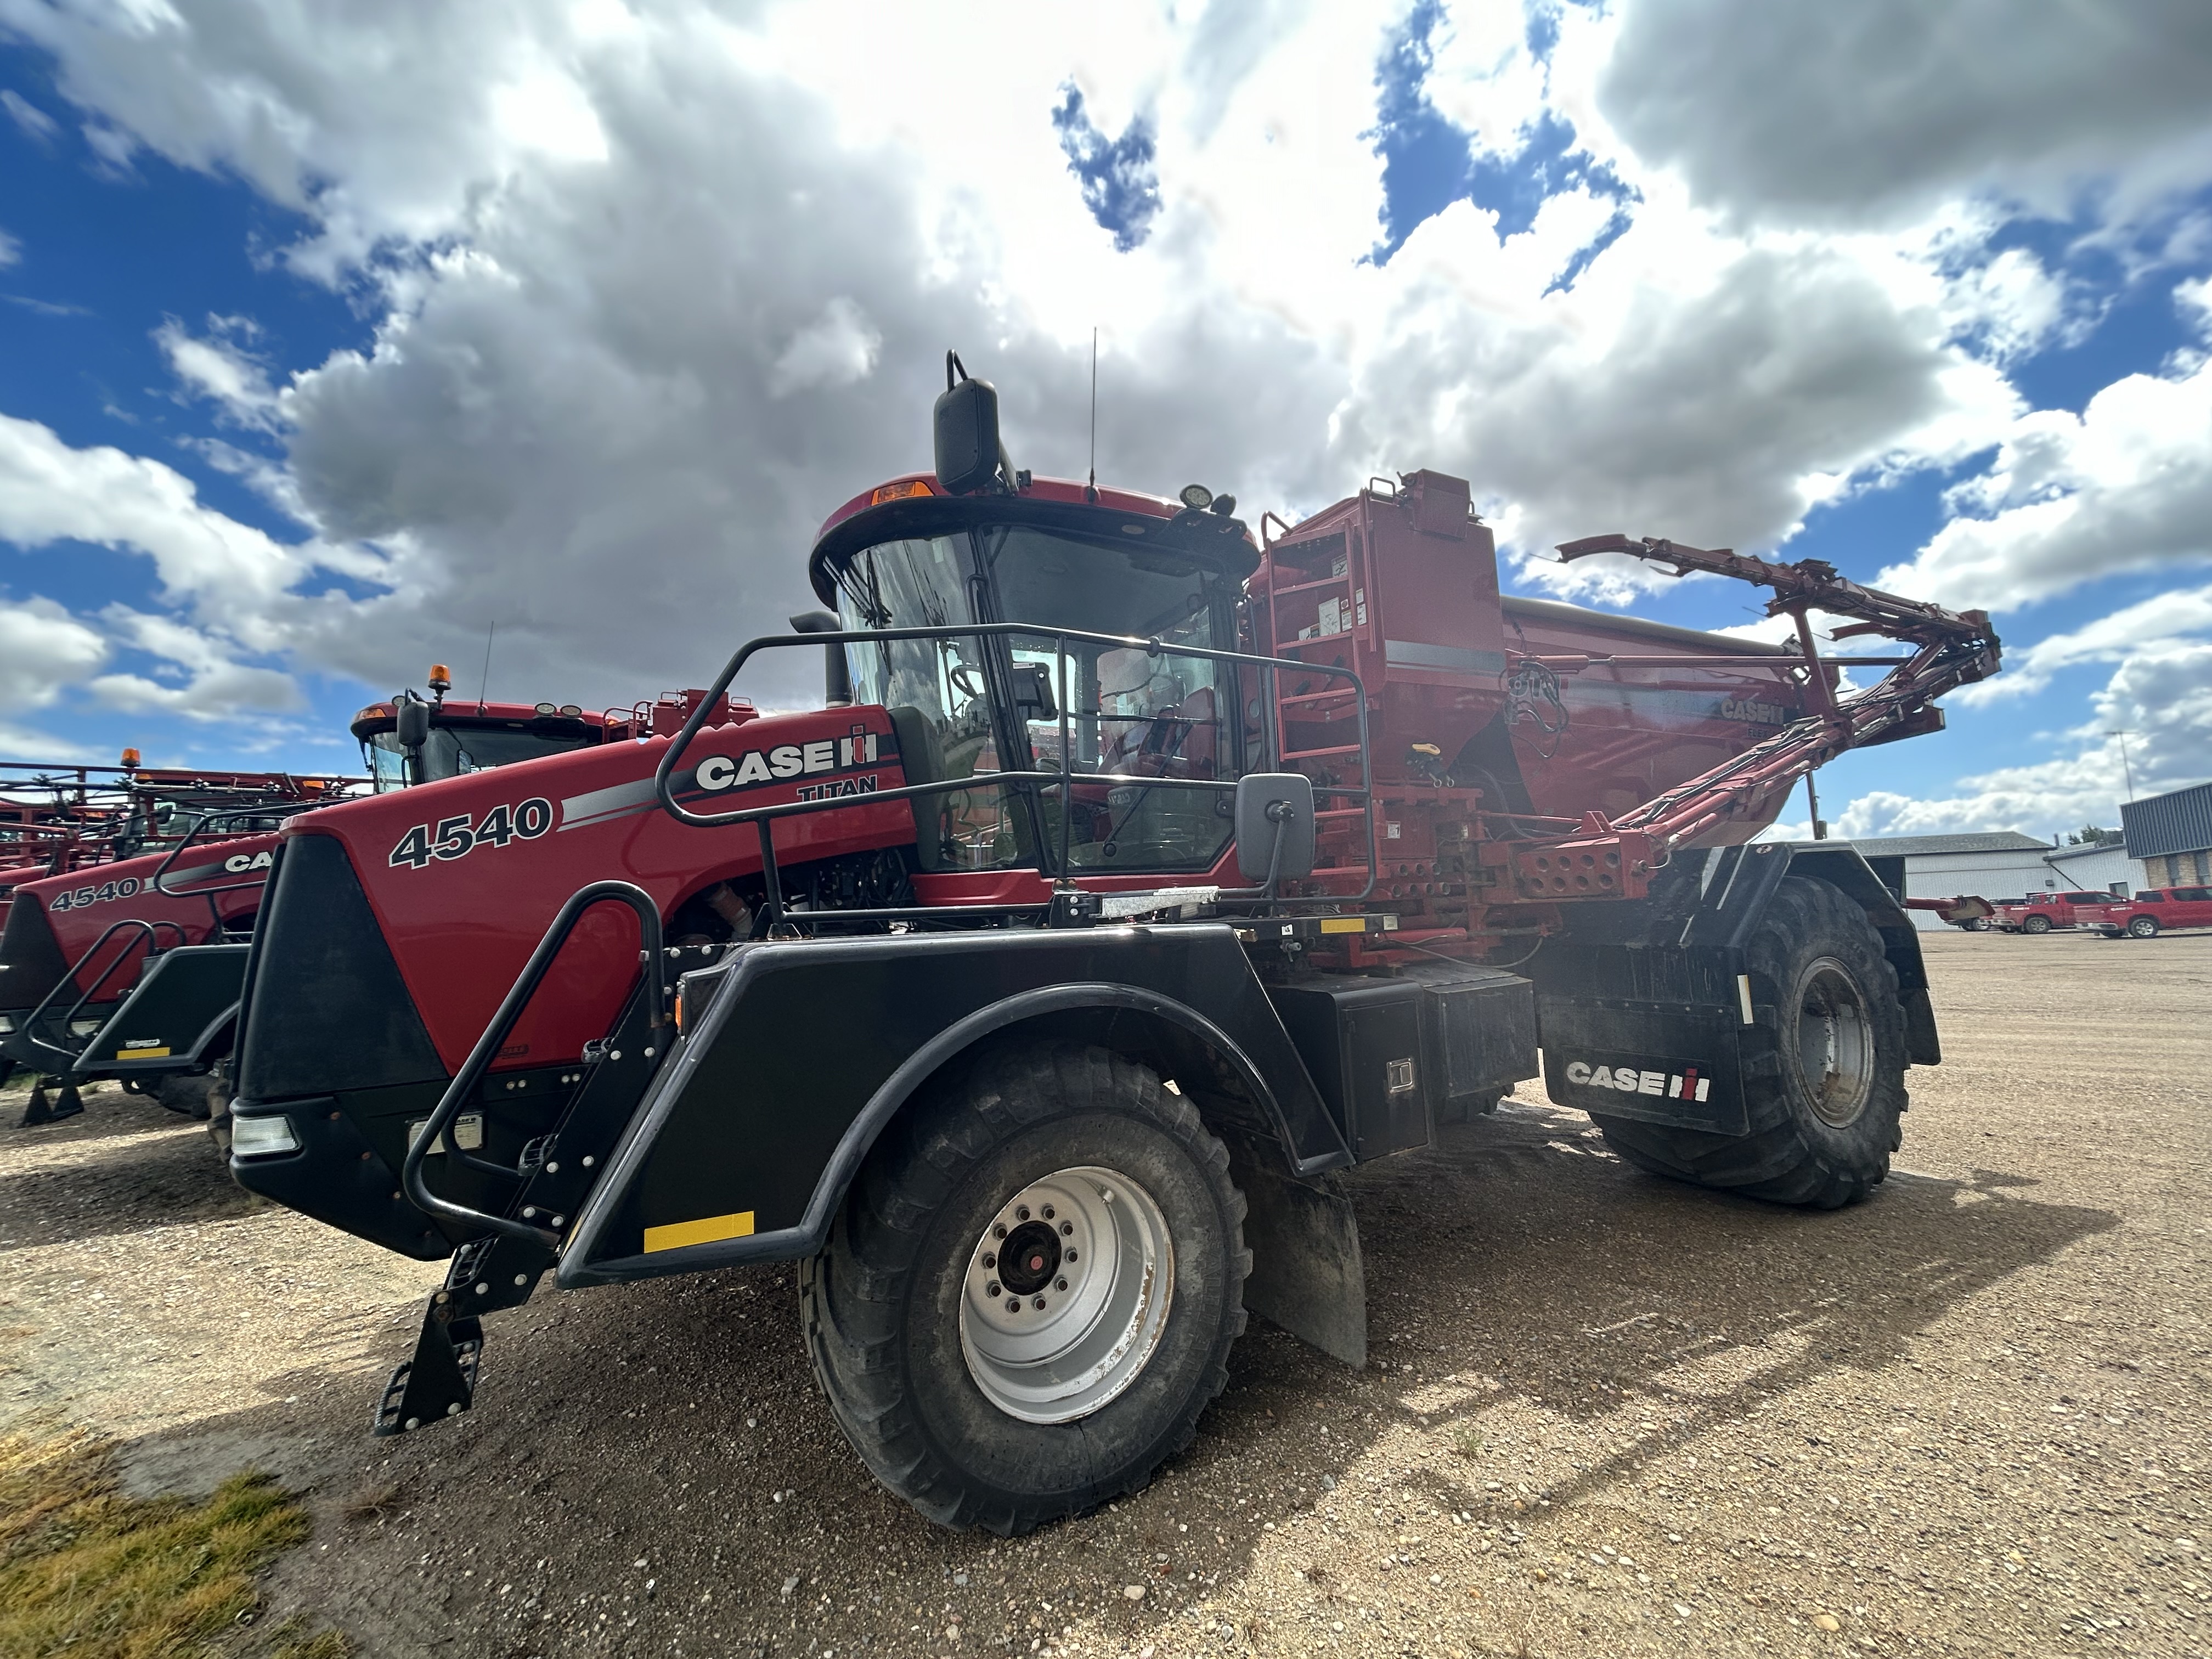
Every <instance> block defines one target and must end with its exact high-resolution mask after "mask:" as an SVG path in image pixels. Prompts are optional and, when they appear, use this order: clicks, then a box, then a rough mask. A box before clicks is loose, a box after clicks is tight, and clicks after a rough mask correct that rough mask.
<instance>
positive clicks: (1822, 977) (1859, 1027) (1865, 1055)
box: [1797, 957, 1874, 1129]
mask: <svg viewBox="0 0 2212 1659" xmlns="http://www.w3.org/2000/svg"><path fill="white" fill-rule="evenodd" d="M1797 1074H1798V1077H1799V1079H1800V1080H1801V1081H1802V1083H1803V1084H1804V1085H1805V1095H1806V1097H1807V1099H1808V1100H1809V1101H1811V1102H1812V1105H1813V1112H1814V1115H1815V1116H1816V1117H1818V1118H1819V1119H1820V1121H1821V1122H1823V1123H1826V1124H1827V1125H1829V1126H1830V1127H1833V1128H1838V1129H1842V1128H1847V1127H1850V1125H1851V1124H1853V1123H1856V1122H1857V1121H1858V1116H1859V1114H1860V1113H1862V1112H1863V1111H1864V1110H1866V1106H1867V1101H1868V1100H1869V1098H1870V1097H1872V1095H1873V1093H1874V1021H1873V1019H1872V1018H1871V1017H1870V1016H1869V1014H1868V1012H1867V1005H1866V999H1865V998H1864V997H1863V996H1862V995H1861V994H1859V987H1858V981H1857V980H1855V979H1853V978H1852V977H1851V974H1850V969H1848V968H1846V967H1844V964H1843V963H1840V962H1838V961H1837V960H1836V958H1835V957H1820V959H1819V960H1817V961H1814V962H1812V963H1808V964H1806V968H1805V971H1804V972H1803V973H1802V974H1800V975H1797Z"/></svg>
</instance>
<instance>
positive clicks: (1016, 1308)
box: [1006, 1296, 1022, 1313]
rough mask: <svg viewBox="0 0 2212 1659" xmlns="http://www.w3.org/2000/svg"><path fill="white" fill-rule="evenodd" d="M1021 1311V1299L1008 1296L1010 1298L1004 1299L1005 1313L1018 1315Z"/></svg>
mask: <svg viewBox="0 0 2212 1659" xmlns="http://www.w3.org/2000/svg"><path fill="white" fill-rule="evenodd" d="M1021 1310H1022V1299H1021V1297H1018V1296H1010V1297H1007V1298H1006V1311H1007V1312H1008V1313H1019V1312H1020V1311H1021Z"/></svg>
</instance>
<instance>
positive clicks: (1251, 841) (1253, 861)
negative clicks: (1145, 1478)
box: [1237, 772, 1314, 889]
mask: <svg viewBox="0 0 2212 1659" xmlns="http://www.w3.org/2000/svg"><path fill="white" fill-rule="evenodd" d="M1313 867H1314V793H1313V780H1312V779H1311V778H1310V777H1308V776H1307V775H1305V774H1304V773H1303V772H1252V773H1248V774H1247V775H1245V776H1243V777H1241V778H1239V779H1237V869H1238V871H1240V872H1242V873H1243V877H1244V879H1245V880H1247V881H1255V882H1261V883H1264V884H1266V885H1267V887H1269V888H1270V889H1272V888H1273V886H1274V884H1276V883H1277V882H1279V881H1297V880H1299V879H1301V878H1304V877H1306V876H1310V875H1311V874H1312V873H1313Z"/></svg>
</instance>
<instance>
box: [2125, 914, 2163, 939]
mask: <svg viewBox="0 0 2212 1659" xmlns="http://www.w3.org/2000/svg"><path fill="white" fill-rule="evenodd" d="M2128 932H2130V933H2133V934H2134V935H2135V936H2136V938H2137V939H2148V938H2149V937H2150V936H2151V935H2152V934H2153V933H2156V932H2158V924H2157V923H2156V922H2154V921H2152V920H2151V919H2150V918H2149V917H2148V916H2137V917H2136V919H2135V920H2134V921H2131V922H2130V923H2129V924H2128Z"/></svg>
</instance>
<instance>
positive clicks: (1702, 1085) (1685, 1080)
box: [1567, 1060, 1713, 1100]
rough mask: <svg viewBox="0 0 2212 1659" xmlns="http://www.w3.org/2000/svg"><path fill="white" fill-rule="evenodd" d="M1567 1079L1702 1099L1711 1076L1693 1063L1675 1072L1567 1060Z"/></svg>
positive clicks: (1642, 1092)
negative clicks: (1701, 1073)
mask: <svg viewBox="0 0 2212 1659" xmlns="http://www.w3.org/2000/svg"><path fill="white" fill-rule="evenodd" d="M1567 1081H1568V1082H1570V1083H1575V1084H1582V1085H1587V1086H1588V1087H1589V1088H1592V1089H1613V1090H1617V1091H1620V1093H1622V1094H1624V1095H1657V1096H1659V1097H1661V1098H1662V1099H1665V1100H1703V1099H1704V1098H1705V1097H1706V1096H1707V1095H1709V1094H1711V1092H1712V1087H1713V1080H1712V1079H1711V1078H1709V1077H1701V1076H1699V1073H1698V1068H1697V1067H1696V1066H1684V1067H1683V1068H1682V1069H1681V1070H1680V1071H1679V1072H1647V1071H1644V1070H1642V1069H1640V1068H1639V1067H1637V1066H1597V1067H1596V1068H1595V1069H1593V1068H1592V1067H1591V1066H1590V1063H1589V1061H1588V1060H1569V1061H1568V1062H1567Z"/></svg>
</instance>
